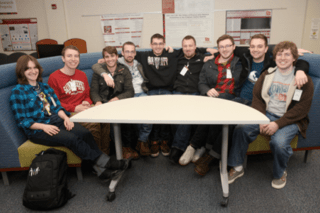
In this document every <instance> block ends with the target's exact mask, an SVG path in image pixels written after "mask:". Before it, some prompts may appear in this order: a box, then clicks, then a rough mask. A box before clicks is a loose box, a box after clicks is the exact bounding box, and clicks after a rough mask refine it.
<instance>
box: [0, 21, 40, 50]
mask: <svg viewBox="0 0 320 213" xmlns="http://www.w3.org/2000/svg"><path fill="white" fill-rule="evenodd" d="M0 34H1V43H2V47H3V50H4V51H22V50H36V42H37V41H38V27H37V19H36V18H29V19H0Z"/></svg>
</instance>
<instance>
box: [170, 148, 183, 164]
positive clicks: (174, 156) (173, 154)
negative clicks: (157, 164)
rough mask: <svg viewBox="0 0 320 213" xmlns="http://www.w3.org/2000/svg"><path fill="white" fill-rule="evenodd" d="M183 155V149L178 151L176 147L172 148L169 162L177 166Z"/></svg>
mask: <svg viewBox="0 0 320 213" xmlns="http://www.w3.org/2000/svg"><path fill="white" fill-rule="evenodd" d="M182 154H183V151H182V150H181V149H177V148H175V147H172V148H171V151H170V155H169V160H170V161H171V162H172V163H173V164H177V163H178V162H179V159H180V157H181V155H182Z"/></svg>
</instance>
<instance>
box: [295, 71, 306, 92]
mask: <svg viewBox="0 0 320 213" xmlns="http://www.w3.org/2000/svg"><path fill="white" fill-rule="evenodd" d="M294 80H295V83H294V85H295V86H296V85H297V87H298V89H300V88H301V87H302V86H303V85H304V84H306V83H308V77H307V75H306V74H305V73H304V72H303V71H302V70H298V71H297V72H296V77H295V79H294Z"/></svg>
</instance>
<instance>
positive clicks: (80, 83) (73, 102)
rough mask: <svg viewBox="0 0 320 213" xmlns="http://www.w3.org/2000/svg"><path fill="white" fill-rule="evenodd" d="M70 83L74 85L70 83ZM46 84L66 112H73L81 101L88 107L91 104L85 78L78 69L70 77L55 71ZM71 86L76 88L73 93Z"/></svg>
mask: <svg viewBox="0 0 320 213" xmlns="http://www.w3.org/2000/svg"><path fill="white" fill-rule="evenodd" d="M72 81H73V82H74V83H71V82H72ZM48 84H49V85H50V87H52V89H53V90H54V92H55V93H56V95H57V96H58V99H59V100H60V102H61V105H62V106H63V107H64V108H65V109H66V110H67V111H68V112H74V109H75V107H76V106H77V105H79V104H81V103H82V101H88V102H89V104H90V105H91V104H92V101H91V99H90V86H89V83H88V79H87V76H86V74H85V73H84V72H82V71H80V70H78V69H76V71H75V73H74V74H73V75H71V76H70V75H66V74H64V73H63V72H61V70H56V71H54V72H53V73H52V74H51V75H50V77H49V80H48ZM72 84H75V86H76V90H74V91H73V90H72Z"/></svg>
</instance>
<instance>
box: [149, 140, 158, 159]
mask: <svg viewBox="0 0 320 213" xmlns="http://www.w3.org/2000/svg"><path fill="white" fill-rule="evenodd" d="M150 152H151V157H154V158H155V157H158V155H159V144H158V141H151V147H150Z"/></svg>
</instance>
